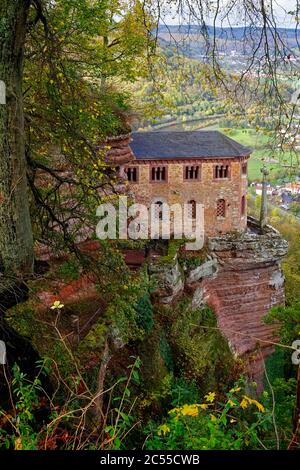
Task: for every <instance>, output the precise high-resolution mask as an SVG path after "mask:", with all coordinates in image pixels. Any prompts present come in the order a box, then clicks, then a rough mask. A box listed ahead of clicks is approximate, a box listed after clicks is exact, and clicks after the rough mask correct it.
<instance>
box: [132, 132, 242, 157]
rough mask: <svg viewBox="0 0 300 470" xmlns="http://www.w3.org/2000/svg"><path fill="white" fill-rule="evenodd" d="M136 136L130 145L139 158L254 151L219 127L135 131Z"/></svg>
mask: <svg viewBox="0 0 300 470" xmlns="http://www.w3.org/2000/svg"><path fill="white" fill-rule="evenodd" d="M132 138H133V140H132V142H131V143H130V147H131V150H132V151H133V153H134V155H135V157H136V159H137V160H161V159H174V158H175V159H176V158H178V159H182V158H234V157H241V156H248V155H250V153H251V149H249V148H246V147H244V146H243V145H241V144H239V143H238V142H236V141H235V140H233V139H230V138H229V137H227V136H226V135H224V134H221V132H219V131H188V132H185V131H183V132H172V131H171V132H168V131H161V132H160V131H159V132H134V133H133V134H132Z"/></svg>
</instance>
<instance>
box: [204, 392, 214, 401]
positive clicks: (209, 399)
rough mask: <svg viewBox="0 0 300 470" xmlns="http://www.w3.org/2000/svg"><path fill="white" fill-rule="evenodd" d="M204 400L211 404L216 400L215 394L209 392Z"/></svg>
mask: <svg viewBox="0 0 300 470" xmlns="http://www.w3.org/2000/svg"><path fill="white" fill-rule="evenodd" d="M204 398H205V400H206V401H210V402H211V403H212V402H213V401H214V400H215V398H216V394H215V392H209V393H208V394H207V395H205V397H204Z"/></svg>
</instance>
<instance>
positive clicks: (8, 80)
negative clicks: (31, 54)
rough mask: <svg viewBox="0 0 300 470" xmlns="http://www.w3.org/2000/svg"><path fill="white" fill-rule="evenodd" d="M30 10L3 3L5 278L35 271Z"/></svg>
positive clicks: (0, 251)
mask: <svg viewBox="0 0 300 470" xmlns="http://www.w3.org/2000/svg"><path fill="white" fill-rule="evenodd" d="M29 8H30V0H1V3H0V80H2V81H3V82H4V83H5V85H6V93H7V96H6V105H0V274H2V276H3V275H4V276H5V277H6V276H8V277H14V276H19V275H20V274H22V275H24V274H28V273H30V272H31V270H32V268H33V256H34V255H33V236H32V230H31V221H30V214H29V203H28V195H27V182H26V163H25V138H24V115H23V96H22V78H23V57H24V44H25V37H26V23H27V17H28V13H29ZM0 290H1V287H0Z"/></svg>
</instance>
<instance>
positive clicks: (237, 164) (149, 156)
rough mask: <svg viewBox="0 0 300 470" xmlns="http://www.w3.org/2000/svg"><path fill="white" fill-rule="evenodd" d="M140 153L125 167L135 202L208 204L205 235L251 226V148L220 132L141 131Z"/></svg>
mask: <svg viewBox="0 0 300 470" xmlns="http://www.w3.org/2000/svg"><path fill="white" fill-rule="evenodd" d="M130 148H131V150H132V153H133V156H134V158H133V159H132V160H131V161H130V162H129V163H127V164H124V165H123V166H121V167H120V172H121V175H123V177H124V178H127V180H128V182H129V185H130V191H131V192H132V194H133V195H134V198H135V201H136V202H138V203H141V204H144V205H146V206H147V207H149V206H150V204H152V203H155V204H157V206H158V209H159V207H160V206H161V205H162V204H163V203H164V202H166V203H168V204H169V205H172V204H176V203H177V204H178V203H179V204H181V205H183V204H185V203H188V204H189V207H190V213H191V216H193V214H194V211H195V207H196V203H201V204H203V205H204V224H205V235H206V236H215V235H220V234H225V233H229V232H243V231H244V230H245V229H246V227H247V198H246V194H247V186H248V182H247V160H248V159H249V157H250V153H251V150H250V149H248V148H246V147H244V146H242V145H240V144H239V143H237V142H235V141H234V140H232V139H231V138H229V137H227V136H225V135H224V134H222V133H220V132H218V131H193V132H165V131H163V132H137V133H133V134H132V141H131V143H130Z"/></svg>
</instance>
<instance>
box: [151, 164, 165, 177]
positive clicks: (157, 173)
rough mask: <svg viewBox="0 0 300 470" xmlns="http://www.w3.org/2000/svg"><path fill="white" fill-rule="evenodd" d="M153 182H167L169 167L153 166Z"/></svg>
mask: <svg viewBox="0 0 300 470" xmlns="http://www.w3.org/2000/svg"><path fill="white" fill-rule="evenodd" d="M150 180H151V181H167V167H165V166H153V167H152V168H151V171H150Z"/></svg>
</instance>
